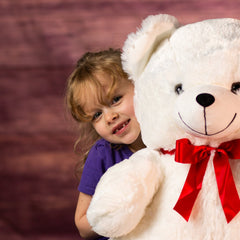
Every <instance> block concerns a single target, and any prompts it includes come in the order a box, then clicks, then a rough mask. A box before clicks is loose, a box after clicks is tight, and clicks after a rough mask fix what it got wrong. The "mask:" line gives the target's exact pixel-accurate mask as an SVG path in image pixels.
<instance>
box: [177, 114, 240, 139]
mask: <svg viewBox="0 0 240 240" xmlns="http://www.w3.org/2000/svg"><path fill="white" fill-rule="evenodd" d="M178 116H179V117H180V119H181V121H182V122H183V123H184V125H185V126H186V127H187V128H189V129H190V130H192V131H193V132H196V133H198V134H201V135H205V136H213V135H217V134H219V133H221V132H223V131H225V130H226V129H227V128H228V127H229V126H230V125H231V124H232V123H233V121H234V120H235V118H236V116H237V113H235V114H234V116H233V118H232V120H231V121H230V123H229V124H228V125H227V126H226V127H225V128H223V129H222V130H220V131H218V132H216V133H211V134H208V132H207V127H206V119H205V123H204V124H205V133H202V132H199V131H196V130H195V129H193V128H191V127H190V126H189V125H188V124H187V123H186V122H184V120H183V119H182V116H181V114H180V112H178Z"/></svg>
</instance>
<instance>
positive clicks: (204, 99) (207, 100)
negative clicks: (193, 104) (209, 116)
mask: <svg viewBox="0 0 240 240" xmlns="http://www.w3.org/2000/svg"><path fill="white" fill-rule="evenodd" d="M196 101H197V102H198V103H199V104H200V105H201V106H203V107H208V106H210V105H212V104H213V103H214V102H215V98H214V96H213V95H211V94H209V93H201V94H199V95H198V96H197V97H196Z"/></svg>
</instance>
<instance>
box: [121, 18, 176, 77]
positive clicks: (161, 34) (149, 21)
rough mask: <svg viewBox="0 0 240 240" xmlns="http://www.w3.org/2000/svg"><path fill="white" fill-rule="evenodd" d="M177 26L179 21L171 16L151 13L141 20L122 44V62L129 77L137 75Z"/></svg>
mask: <svg viewBox="0 0 240 240" xmlns="http://www.w3.org/2000/svg"><path fill="white" fill-rule="evenodd" d="M178 27H179V22H178V20H177V19H176V18H175V17H173V16H170V15H167V14H159V15H151V16H149V17H147V18H146V19H145V20H143V22H142V25H141V28H140V29H138V31H137V32H136V33H131V34H129V35H128V38H127V40H126V41H125V43H124V46H123V53H122V63H123V69H124V70H125V71H126V72H127V73H128V75H129V77H130V79H132V80H136V79H137V78H138V77H139V75H140V74H141V73H142V72H143V70H144V68H145V66H146V65H147V63H148V61H149V59H150V57H151V55H152V54H153V52H154V51H155V50H156V48H157V47H158V46H159V44H160V43H161V42H162V41H163V40H164V39H166V38H168V37H170V36H171V35H172V33H173V32H174V31H175V30H176V29H177V28H178Z"/></svg>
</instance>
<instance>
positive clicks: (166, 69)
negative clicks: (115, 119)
mask: <svg viewBox="0 0 240 240" xmlns="http://www.w3.org/2000/svg"><path fill="white" fill-rule="evenodd" d="M166 22H167V24H166ZM163 26H164V27H163ZM177 26H178V23H177V20H176V19H175V18H174V17H171V16H167V15H157V16H150V17H149V18H147V20H145V21H144V22H143V24H142V29H140V30H138V32H137V33H136V34H131V35H129V37H128V39H127V41H126V44H125V46H124V48H123V49H124V52H123V65H124V69H125V70H126V71H128V73H129V75H130V76H131V78H132V79H133V80H134V84H135V92H136V94H135V111H136V115H137V118H138V121H139V122H140V125H141V131H142V136H143V140H144V142H145V144H146V146H147V148H146V149H143V150H141V151H139V152H137V153H135V154H133V156H132V157H131V158H130V159H128V160H124V161H123V162H122V163H120V164H117V165H115V166H114V167H112V168H110V169H109V171H107V173H106V174H105V175H104V176H103V178H102V179H101V181H100V183H99V185H98V186H97V189H96V193H95V195H94V196H93V201H92V203H91V205H90V208H89V211H88V219H89V222H90V224H91V225H92V227H93V229H94V230H95V231H97V232H98V233H99V234H103V235H106V236H109V237H111V239H112V240H159V239H161V240H235V239H236V240H237V239H238V238H240V213H239V214H238V215H237V216H236V217H235V218H234V219H233V220H232V221H231V222H230V223H229V224H227V222H226V219H225V216H224V213H223V209H222V206H221V203H220V200H219V195H218V189H217V185H216V177H215V173H214V167H213V157H214V154H215V152H214V151H212V152H211V157H210V160H209V163H208V166H207V170H206V173H205V176H204V179H203V185H202V189H201V191H200V193H199V195H198V198H197V200H196V202H195V204H194V207H193V210H192V213H191V216H190V219H189V221H188V222H186V221H185V220H184V219H183V218H182V217H181V216H180V215H179V214H178V213H177V212H176V211H174V210H173V207H174V205H175V203H176V201H177V199H178V197H179V195H180V192H181V190H182V186H183V184H184V182H185V179H186V176H187V174H188V171H189V166H190V165H189V164H181V163H176V162H175V161H174V156H171V155H168V154H160V153H159V152H158V149H159V148H164V149H165V150H171V149H174V148H175V142H176V140H177V139H181V138H188V139H189V140H190V141H191V142H192V143H193V144H195V145H203V144H205V145H210V146H212V147H218V146H219V145H220V144H221V143H222V142H226V141H230V140H233V139H239V138H240V90H239V91H237V92H236V93H235V94H234V93H233V92H231V86H232V84H233V83H234V82H240V21H239V20H234V19H212V20H205V21H202V22H197V23H193V24H189V25H186V26H182V27H179V28H178V27H177ZM179 84H182V87H183V92H182V93H181V94H179V95H178V94H176V92H175V89H176V86H178V85H179ZM202 93H207V94H211V95H212V96H213V97H214V103H213V104H212V105H210V106H209V107H206V108H205V110H206V111H205V115H204V111H203V110H204V108H203V107H202V106H201V105H200V104H199V103H198V102H197V101H196V99H197V96H199V95H200V94H202ZM180 116H181V117H180ZM234 116H235V117H234ZM205 121H206V122H205ZM205 123H206V124H205ZM229 161H230V165H231V169H232V172H233V176H234V180H235V184H236V187H237V190H238V193H239V194H240V160H239V159H237V160H232V159H230V160H229Z"/></svg>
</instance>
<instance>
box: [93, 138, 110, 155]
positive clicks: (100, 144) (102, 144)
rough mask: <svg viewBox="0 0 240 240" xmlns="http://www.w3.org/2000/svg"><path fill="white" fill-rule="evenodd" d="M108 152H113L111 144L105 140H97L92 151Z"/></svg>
mask: <svg viewBox="0 0 240 240" xmlns="http://www.w3.org/2000/svg"><path fill="white" fill-rule="evenodd" d="M106 150H111V143H110V142H108V141H106V140H105V139H103V138H101V139H99V140H97V141H96V143H95V144H94V145H93V147H92V149H91V151H95V152H100V153H102V152H103V151H106Z"/></svg>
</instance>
